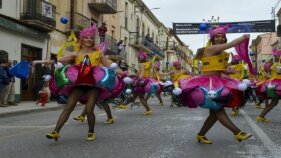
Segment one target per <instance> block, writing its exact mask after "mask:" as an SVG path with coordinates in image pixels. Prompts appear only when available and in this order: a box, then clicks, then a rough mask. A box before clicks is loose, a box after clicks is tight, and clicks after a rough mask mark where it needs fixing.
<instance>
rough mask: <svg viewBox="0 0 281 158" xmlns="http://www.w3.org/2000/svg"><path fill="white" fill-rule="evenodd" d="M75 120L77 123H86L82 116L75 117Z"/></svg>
mask: <svg viewBox="0 0 281 158" xmlns="http://www.w3.org/2000/svg"><path fill="white" fill-rule="evenodd" d="M73 119H74V120H76V121H80V122H82V123H83V122H84V121H85V117H84V116H82V115H78V116H76V117H73Z"/></svg>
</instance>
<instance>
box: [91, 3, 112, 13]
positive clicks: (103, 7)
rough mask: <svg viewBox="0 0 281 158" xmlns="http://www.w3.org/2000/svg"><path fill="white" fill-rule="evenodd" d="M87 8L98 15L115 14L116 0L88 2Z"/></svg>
mask: <svg viewBox="0 0 281 158" xmlns="http://www.w3.org/2000/svg"><path fill="white" fill-rule="evenodd" d="M88 6H89V8H90V9H92V10H94V11H96V12H98V13H100V14H115V13H117V0H90V2H89V4H88Z"/></svg>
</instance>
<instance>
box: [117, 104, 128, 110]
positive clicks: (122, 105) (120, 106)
mask: <svg viewBox="0 0 281 158" xmlns="http://www.w3.org/2000/svg"><path fill="white" fill-rule="evenodd" d="M118 109H126V105H124V104H121V105H119V106H118Z"/></svg>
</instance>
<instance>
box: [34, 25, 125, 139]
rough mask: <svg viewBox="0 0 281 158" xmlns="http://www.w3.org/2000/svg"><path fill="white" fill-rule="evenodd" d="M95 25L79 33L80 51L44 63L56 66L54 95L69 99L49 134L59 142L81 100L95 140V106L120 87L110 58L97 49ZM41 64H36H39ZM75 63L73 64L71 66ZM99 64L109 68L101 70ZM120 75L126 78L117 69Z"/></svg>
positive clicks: (89, 136) (90, 136) (49, 136)
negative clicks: (64, 126)
mask: <svg viewBox="0 0 281 158" xmlns="http://www.w3.org/2000/svg"><path fill="white" fill-rule="evenodd" d="M95 32H96V25H95V24H94V25H93V26H92V27H91V28H86V29H84V30H83V31H81V32H80V34H79V38H80V40H79V49H78V51H75V52H73V53H70V54H68V55H65V56H63V57H61V58H59V59H58V62H57V63H56V62H55V61H53V60H51V61H43V62H42V63H51V64H55V67H56V68H57V70H56V71H55V74H54V79H53V80H52V79H51V85H50V87H51V88H52V89H51V90H52V92H55V93H60V94H63V95H65V96H68V101H67V105H66V107H65V109H64V110H63V112H62V113H61V115H60V117H59V119H58V121H57V124H56V127H55V129H54V131H53V132H51V133H49V134H47V135H46V137H47V138H48V139H54V140H56V141H57V140H58V139H59V137H60V134H59V132H60V130H61V128H62V127H63V125H64V124H65V122H66V121H67V120H68V118H69V116H70V114H71V113H72V111H73V110H74V108H75V106H76V104H77V102H78V101H82V102H83V100H84V101H85V102H86V105H85V108H86V114H87V118H88V119H87V120H88V126H89V130H88V135H87V140H88V141H92V140H94V139H95V138H96V137H95V132H94V126H95V115H94V105H95V104H96V102H97V101H98V100H101V101H102V100H105V99H108V98H110V97H112V94H113V93H112V92H114V91H115V90H114V88H116V87H119V86H118V85H116V84H115V83H117V82H116V80H118V77H117V75H116V72H115V71H114V70H113V69H109V67H110V64H109V63H108V60H107V58H106V57H105V56H104V55H103V53H101V52H100V50H99V49H98V48H97V47H96V46H95V42H94V36H95ZM36 63H38V62H34V63H33V64H36ZM72 63H74V64H72ZM100 64H102V65H104V66H106V67H100ZM117 73H118V74H120V75H125V73H124V72H123V71H121V70H117Z"/></svg>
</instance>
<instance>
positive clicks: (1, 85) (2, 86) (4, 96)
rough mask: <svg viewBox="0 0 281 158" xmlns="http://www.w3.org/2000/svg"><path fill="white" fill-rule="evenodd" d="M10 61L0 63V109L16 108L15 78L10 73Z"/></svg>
mask: <svg viewBox="0 0 281 158" xmlns="http://www.w3.org/2000/svg"><path fill="white" fill-rule="evenodd" d="M11 67H12V61H11V60H1V61H0V107H7V106H16V105H17V104H16V103H15V76H14V75H13V74H11V73H10V68H11Z"/></svg>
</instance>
